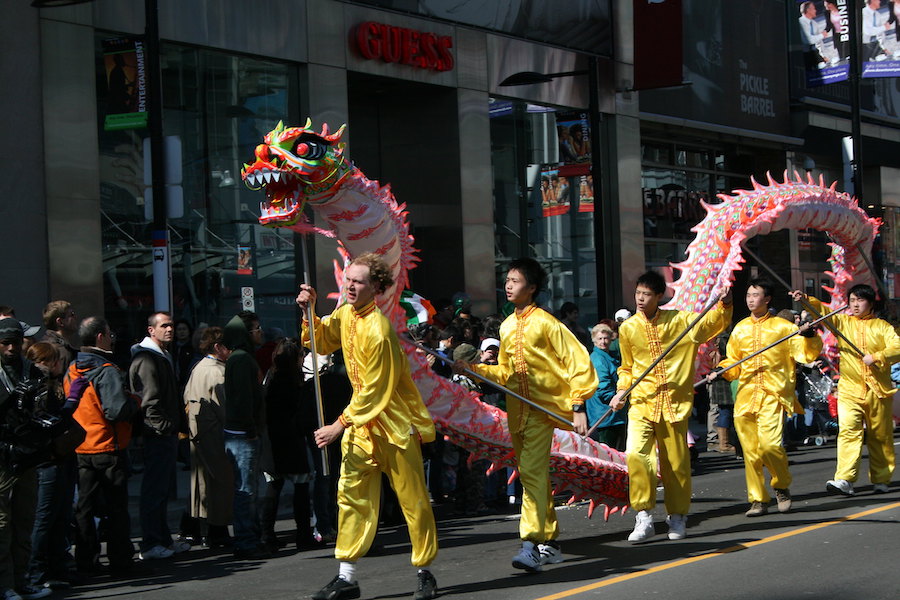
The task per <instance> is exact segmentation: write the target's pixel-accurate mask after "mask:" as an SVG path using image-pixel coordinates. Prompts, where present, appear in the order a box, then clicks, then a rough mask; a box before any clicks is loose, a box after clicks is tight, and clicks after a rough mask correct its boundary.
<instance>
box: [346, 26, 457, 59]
mask: <svg viewBox="0 0 900 600" xmlns="http://www.w3.org/2000/svg"><path fill="white" fill-rule="evenodd" d="M353 39H354V40H355V41H356V49H357V50H358V51H359V53H360V54H361V55H362V56H363V57H364V58H367V59H369V60H375V59H378V58H380V59H381V60H383V61H384V62H386V63H397V64H401V65H409V66H411V67H416V68H417V69H430V70H432V71H449V70H450V69H452V68H453V54H451V52H450V48H452V47H453V38H452V37H450V36H449V35H441V36H439V35H435V34H434V33H429V32H423V31H416V30H415V29H407V28H406V27H396V26H394V25H385V24H384V23H375V22H373V21H366V22H365V23H361V24H360V25H359V26H358V27H357V28H356V35H354V36H353Z"/></svg>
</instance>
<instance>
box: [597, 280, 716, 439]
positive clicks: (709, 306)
mask: <svg viewBox="0 0 900 600" xmlns="http://www.w3.org/2000/svg"><path fill="white" fill-rule="evenodd" d="M719 300H721V298H720V297H716V298H713V299H712V301H711V302H710V303H709V304H707V305H706V306H705V307H704V308H703V310H702V311H701V312H700V313H699V314H698V315H697V316H696V317H694V320H693V321H691V322H690V324H689V325H688V326H687V327H686V328H685V329H684V331H682V332H681V333H679V334H678V337H676V338H675V339H674V340H672V343H671V344H669V345H668V347H666V349H665V350H663V351H662V352H661V353H660V355H659V356H657V357H656V359H655V360H654V361H653V362H652V363H650V366H649V367H647V369H646V370H645V371H644V372H643V373H641V374H640V376H639V377H638V378H637V379H635V380H634V382H633V383H632V384H631V385H630V386H629V387H628V389H627V390H625V393H624V394H622V398H627V397H628V395H629V394H630V393H631V392H632V391H633V390H634V388H636V387H637V386H638V384H639V383H640V382H641V381H643V379H644V377H646V376H647V375H649V374H650V372H651V371H653V369H655V368H656V365H658V364H659V363H660V361H661V360H662V359H664V358H665V357H666V355H667V354H668V353H669V352H671V351H672V349H673V348H674V347H675V346H677V345H678V342H680V341H681V340H682V339H684V336H686V335H687V334H688V333H690V331H691V329H693V328H694V327H696V325H697V323H699V322H700V321H701V319H703V317H705V316H706V313H708V312H709V311H711V310H712V309H713V307H715V305H716V304H718V303H719ZM611 410H613V409H612V408H610V409H609V410H608V411H606V413H604V414H603V416H601V417H600V418H599V419H597V420H596V421H595V422H594V424H593V425H591V428H590V429H588V432H587V434H586V435H587V436H589V435H591V434H592V433H594V430H595V429H597V426H598V425H600V423H601V422H602V421H603V419H605V418H606V415H608V414H609V413H610V411H611Z"/></svg>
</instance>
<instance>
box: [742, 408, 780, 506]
mask: <svg viewBox="0 0 900 600" xmlns="http://www.w3.org/2000/svg"><path fill="white" fill-rule="evenodd" d="M734 429H735V431H737V434H738V439H740V441H741V448H742V450H743V452H744V476H745V478H746V480H747V500H749V501H750V502H762V503H766V502H769V500H771V499H772V498H771V496H770V495H769V491H768V489H767V488H766V479H765V475H764V474H763V466H765V467H766V468H767V469H769V474H770V475H771V476H772V487H773V488H776V489H779V490H784V489H787V488H789V487H790V486H791V481H792V477H791V472H790V470H789V469H788V457H787V452H785V450H784V447H783V446H782V445H781V438H782V434H783V432H784V406H782V404H781V403H780V402H779V401H778V398H776V397H774V396H766V397H765V398H763V400H762V403H761V404H760V407H759V411H758V412H756V413H747V414H742V415H735V416H734Z"/></svg>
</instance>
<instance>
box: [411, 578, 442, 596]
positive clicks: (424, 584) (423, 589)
mask: <svg viewBox="0 0 900 600" xmlns="http://www.w3.org/2000/svg"><path fill="white" fill-rule="evenodd" d="M413 598H414V600H431V598H437V581H436V580H435V579H434V575H432V574H431V571H419V586H418V587H417V588H416V595H415V596H413Z"/></svg>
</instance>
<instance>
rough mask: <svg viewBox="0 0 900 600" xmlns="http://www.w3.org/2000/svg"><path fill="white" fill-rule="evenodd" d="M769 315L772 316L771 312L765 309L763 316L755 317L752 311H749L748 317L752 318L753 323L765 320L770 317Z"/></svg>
mask: <svg viewBox="0 0 900 600" xmlns="http://www.w3.org/2000/svg"><path fill="white" fill-rule="evenodd" d="M771 316H772V313H770V312H769V311H766V314H764V315H763V316H761V317H759V318H758V319H757V318H756V317H754V316H753V313H750V318H751V319H753V322H754V323H760V322H762V321H765V320H766V319H768V318H770V317H771Z"/></svg>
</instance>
